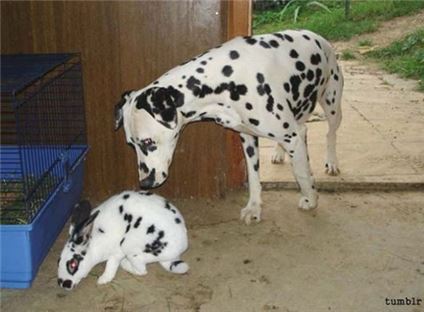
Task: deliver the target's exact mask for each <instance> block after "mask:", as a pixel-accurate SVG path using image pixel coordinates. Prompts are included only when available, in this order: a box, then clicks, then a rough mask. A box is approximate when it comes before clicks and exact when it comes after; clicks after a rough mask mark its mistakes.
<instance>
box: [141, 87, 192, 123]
mask: <svg viewBox="0 0 424 312" xmlns="http://www.w3.org/2000/svg"><path fill="white" fill-rule="evenodd" d="M183 104H184V94H183V93H181V92H180V91H178V90H176V89H174V88H173V87H171V86H169V87H167V88H164V87H153V88H150V89H147V90H146V91H144V92H143V93H141V94H140V95H139V96H138V97H137V98H136V108H137V109H144V110H145V111H147V112H148V113H149V114H150V115H151V116H152V117H153V118H154V119H156V120H157V121H158V122H159V123H161V124H162V125H164V126H165V127H167V128H168V129H174V128H175V127H176V126H177V122H178V116H177V115H178V114H177V107H180V106H182V105H183Z"/></svg>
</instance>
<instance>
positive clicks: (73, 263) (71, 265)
mask: <svg viewBox="0 0 424 312" xmlns="http://www.w3.org/2000/svg"><path fill="white" fill-rule="evenodd" d="M78 266H79V261H78V260H77V259H75V258H72V259H71V260H69V261H68V262H67V263H66V268H67V270H68V272H69V274H71V275H74V274H75V272H76V271H78Z"/></svg>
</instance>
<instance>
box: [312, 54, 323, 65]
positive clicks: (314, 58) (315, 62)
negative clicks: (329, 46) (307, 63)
mask: <svg viewBox="0 0 424 312" xmlns="http://www.w3.org/2000/svg"><path fill="white" fill-rule="evenodd" d="M320 62H321V55H320V54H319V53H315V54H312V55H311V64H312V65H318V64H319V63H320Z"/></svg>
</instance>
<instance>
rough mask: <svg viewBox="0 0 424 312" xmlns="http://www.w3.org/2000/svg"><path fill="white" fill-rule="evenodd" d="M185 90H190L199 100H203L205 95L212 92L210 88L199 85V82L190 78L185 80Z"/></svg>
mask: <svg viewBox="0 0 424 312" xmlns="http://www.w3.org/2000/svg"><path fill="white" fill-rule="evenodd" d="M186 87H187V89H189V90H191V91H192V93H193V95H194V96H196V97H199V98H204V97H205V96H206V95H208V94H211V93H212V92H213V90H212V88H210V87H209V86H207V85H204V84H201V82H200V80H198V79H196V78H195V77H193V76H191V77H190V78H189V79H187V84H186Z"/></svg>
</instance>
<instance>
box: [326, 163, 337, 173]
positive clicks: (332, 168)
mask: <svg viewBox="0 0 424 312" xmlns="http://www.w3.org/2000/svg"><path fill="white" fill-rule="evenodd" d="M325 173H326V174H328V175H330V176H338V175H339V174H340V170H339V168H338V167H337V165H336V164H335V163H333V162H326V163H325Z"/></svg>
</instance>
